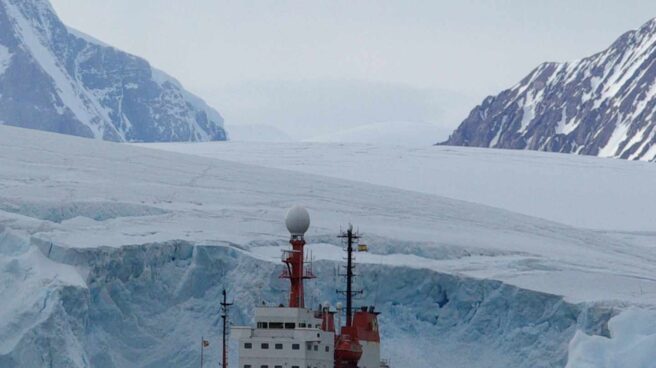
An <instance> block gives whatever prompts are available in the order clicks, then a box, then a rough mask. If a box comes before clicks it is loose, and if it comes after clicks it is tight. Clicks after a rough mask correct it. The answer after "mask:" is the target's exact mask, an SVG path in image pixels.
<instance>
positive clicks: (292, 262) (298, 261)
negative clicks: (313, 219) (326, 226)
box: [280, 206, 314, 308]
mask: <svg viewBox="0 0 656 368" xmlns="http://www.w3.org/2000/svg"><path fill="white" fill-rule="evenodd" d="M285 224H286V225H287V230H289V233H290V234H291V238H290V240H289V243H290V244H291V245H292V249H291V250H289V251H285V254H284V256H283V262H284V263H285V264H286V265H287V269H286V270H285V271H284V272H283V273H282V275H281V276H280V277H282V278H287V279H289V280H290V282H291V289H290V290H289V307H291V308H305V295H304V291H303V280H306V279H312V278H314V275H313V274H312V271H311V270H310V269H305V265H304V262H305V253H304V247H305V239H304V237H303V236H304V235H305V232H306V231H307V229H308V228H309V227H310V215H309V214H308V212H307V210H306V209H305V208H303V207H301V206H294V207H292V208H290V209H289V211H287V217H286V219H285Z"/></svg>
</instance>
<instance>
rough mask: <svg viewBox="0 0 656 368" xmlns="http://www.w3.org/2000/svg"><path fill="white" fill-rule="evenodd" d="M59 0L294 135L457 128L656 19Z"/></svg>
mask: <svg viewBox="0 0 656 368" xmlns="http://www.w3.org/2000/svg"><path fill="white" fill-rule="evenodd" d="M51 1H52V2H53V5H54V6H55V8H56V10H57V11H58V12H59V15H60V16H61V17H62V19H63V20H64V21H65V22H66V23H67V24H69V25H71V26H73V27H75V28H77V29H79V30H81V31H84V32H85V33H88V34H90V35H92V36H94V37H96V38H98V39H100V40H102V41H104V42H106V43H109V44H112V45H114V46H117V47H119V48H121V49H123V50H126V51H129V52H131V53H134V54H137V55H139V56H142V57H145V58H146V59H148V60H149V61H150V62H151V63H152V64H153V65H155V66H156V67H158V68H160V69H163V70H165V71H166V72H168V73H169V74H172V75H173V76H175V77H176V78H178V79H179V80H180V81H181V82H182V83H183V84H184V85H185V86H186V87H188V88H189V89H190V90H191V91H193V92H195V93H198V94H200V95H201V96H202V97H204V98H205V99H206V100H207V101H208V102H210V103H211V104H212V105H213V106H215V107H217V108H218V109H219V110H220V111H221V112H222V113H223V114H224V116H225V117H226V120H227V122H228V123H231V122H232V123H239V124H246V123H251V124H262V123H265V124H273V125H277V126H279V127H281V128H283V129H285V130H287V131H288V132H289V131H290V130H291V132H290V133H291V134H292V135H296V136H297V137H303V136H310V135H312V134H322V133H325V132H326V131H328V130H330V129H332V128H334V127H345V126H350V125H353V124H365V123H371V122H375V121H383V120H412V121H424V122H429V123H435V124H441V125H446V126H449V127H450V126H453V125H456V124H457V123H459V120H461V119H462V118H464V117H465V116H464V114H466V112H467V110H468V109H469V108H470V107H473V106H470V105H471V104H474V103H476V102H479V101H480V100H481V99H482V98H484V97H485V96H486V95H489V94H496V93H498V92H499V91H500V90H501V89H503V88H507V87H510V86H512V85H513V84H515V83H516V82H517V81H518V80H519V79H520V78H521V77H523V76H524V75H526V74H527V73H528V72H529V71H530V70H531V69H533V68H534V67H535V66H537V65H538V64H539V63H541V62H543V61H563V60H572V59H577V58H581V57H585V56H587V55H589V54H591V53H594V52H597V51H600V50H602V49H604V48H606V47H607V46H608V45H609V44H610V43H611V42H612V41H613V40H614V39H616V38H617V37H618V36H619V35H621V34H622V33H624V32H625V31H627V30H630V29H634V28H637V27H639V26H640V25H641V24H643V23H644V22H645V21H647V20H648V19H649V18H651V17H656V1H653V0H644V1H637V0H628V1H627V0H622V1H618V0H549V1H542V0H496V1H495V0H453V1H437V0H433V1H353V0H348V1H325V2H323V1H321V2H320V1H220V0H186V1H182V0H109V1H108V0H51ZM383 105H385V106H383ZM317 110H318V112H317ZM336 110H340V112H339V113H338V114H334V111H336ZM319 114H320V115H321V116H317V115H319Z"/></svg>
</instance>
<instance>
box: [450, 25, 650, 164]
mask: <svg viewBox="0 0 656 368" xmlns="http://www.w3.org/2000/svg"><path fill="white" fill-rule="evenodd" d="M443 144H446V145H459V146H477V147H495V148H511V149H530V150H541V151H553V152H567V153H577V154H585V155H596V156H602V157H618V158H625V159H631V160H646V161H653V160H655V159H656V19H653V20H651V21H649V22H647V23H646V24H644V25H643V26H642V27H640V28H639V29H638V30H634V31H630V32H627V33H625V34H624V35H623V36H621V37H620V38H619V39H618V40H617V41H615V42H614V43H613V44H612V45H611V46H610V47H609V48H608V49H606V50H605V51H602V52H600V53H598V54H595V55H592V56H590V57H587V58H584V59H582V60H579V61H574V62H568V63H553V62H549V63H544V64H542V65H540V66H539V67H538V68H536V69H535V70H533V72H531V73H530V74H529V75H528V76H527V77H526V78H524V79H523V80H522V81H521V82H519V83H518V84H517V85H515V86H514V87H512V88H510V89H508V90H505V91H503V92H501V93H500V94H499V95H497V96H490V97H488V98H486V99H485V100H484V101H483V102H482V103H481V104H480V105H479V106H476V107H475V108H474V109H473V110H472V111H471V113H470V114H469V117H467V119H465V120H464V121H463V122H462V124H461V125H460V126H459V127H458V128H457V130H456V131H455V132H453V134H452V135H451V136H450V138H449V139H448V140H447V141H446V142H444V143H443Z"/></svg>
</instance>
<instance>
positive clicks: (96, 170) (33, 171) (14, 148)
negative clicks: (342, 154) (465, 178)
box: [0, 127, 656, 368]
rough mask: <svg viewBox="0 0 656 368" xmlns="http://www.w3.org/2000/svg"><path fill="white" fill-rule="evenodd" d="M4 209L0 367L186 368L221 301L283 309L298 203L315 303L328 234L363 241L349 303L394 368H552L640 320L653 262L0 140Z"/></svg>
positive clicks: (236, 167) (398, 209)
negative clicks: (365, 319) (287, 250)
mask: <svg viewBox="0 0 656 368" xmlns="http://www.w3.org/2000/svg"><path fill="white" fill-rule="evenodd" d="M242 154H244V155H246V154H248V152H247V151H244V152H242ZM0 203H2V204H3V205H2V207H1V208H0V280H1V281H0V311H3V313H2V314H1V315H0V317H1V318H2V321H0V323H3V325H2V326H4V328H3V329H2V331H7V332H5V333H4V334H3V333H2V332H0V366H2V367H11V368H13V367H24V366H30V367H41V366H49V365H52V366H66V367H89V366H93V367H94V368H118V367H121V368H122V367H134V366H140V367H153V368H154V367H173V366H175V367H180V366H186V367H192V366H196V365H197V363H198V361H197V359H198V356H197V352H196V342H197V341H198V338H199V335H201V334H203V335H205V336H209V337H211V339H212V341H215V340H214V339H215V338H216V336H217V331H218V328H217V323H218V319H217V317H218V316H217V311H216V301H217V298H218V295H219V293H220V289H221V288H222V287H223V286H228V287H230V288H231V294H232V295H234V296H235V298H236V301H237V306H236V308H235V313H234V321H235V323H248V322H249V321H250V318H251V311H252V306H253V305H254V304H255V303H259V302H260V301H262V300H266V301H269V302H273V303H278V302H280V301H282V300H283V299H284V290H285V289H286V284H285V283H284V281H281V280H279V279H278V274H279V271H280V266H279V256H280V250H281V249H282V247H283V246H284V245H285V244H286V241H287V234H286V231H285V228H284V224H283V221H282V217H283V214H284V211H285V209H286V208H288V207H289V206H291V205H292V204H295V203H302V204H304V205H306V206H307V207H308V208H309V210H310V213H311V215H312V219H313V225H312V228H311V231H310V232H309V233H308V239H309V241H310V249H311V251H312V253H313V254H314V256H315V258H316V262H315V266H316V272H317V274H319V275H320V278H319V279H318V280H317V281H315V282H314V283H313V284H311V285H309V287H308V289H309V290H312V291H311V293H312V294H311V295H310V300H311V301H312V302H313V303H318V301H323V300H333V301H335V296H334V295H333V290H335V288H336V286H337V285H336V282H337V281H336V280H335V278H334V274H335V267H336V264H337V263H341V261H342V258H341V254H340V253H339V243H337V242H336V238H335V233H336V232H337V231H338V229H339V227H340V225H345V224H346V223H347V222H348V221H352V222H353V223H354V224H357V225H358V226H359V227H360V229H362V230H363V231H364V233H365V235H366V239H367V241H368V243H369V244H370V247H371V249H372V253H370V254H366V255H359V256H358V261H359V262H360V263H361V266H360V274H361V275H362V276H363V277H362V278H361V282H362V283H363V284H364V286H365V287H366V289H367V290H368V291H369V292H368V294H367V295H366V296H365V299H364V300H363V301H362V302H363V303H376V304H377V305H378V306H379V309H380V310H381V312H382V315H381V329H382V331H383V334H384V336H385V342H384V343H385V344H386V345H385V346H386V348H385V351H386V354H387V355H388V356H389V357H391V358H392V359H393V361H394V362H405V363H407V364H409V365H411V366H413V367H418V368H424V367H425V368H428V367H433V366H434V362H436V361H440V362H442V363H444V364H445V365H446V366H449V367H481V368H482V367H507V366H513V367H563V366H565V364H566V362H567V357H568V346H569V342H570V340H571V339H572V338H573V337H574V336H575V334H576V331H577V330H581V331H583V332H584V333H585V334H586V335H589V336H600V335H601V336H605V335H608V331H607V329H606V327H605V326H606V323H607V321H608V320H609V319H610V318H611V317H612V316H614V315H616V314H617V313H619V312H620V311H621V310H622V309H623V308H624V307H625V306H626V305H640V306H642V307H643V308H646V307H649V306H656V280H655V279H654V278H653V275H652V274H653V264H654V262H656V249H655V248H653V247H648V246H644V245H640V244H636V243H633V242H631V241H630V239H629V240H625V239H618V238H616V237H612V236H608V235H607V234H605V233H601V232H596V231H592V230H585V229H578V228H575V227H571V226H567V225H561V224H558V223H555V222H550V221H545V220H542V219H539V218H534V217H528V216H525V215H520V214H516V213H512V212H509V211H505V210H501V209H496V208H492V207H488V206H484V205H479V204H474V203H467V202H463V201H458V200H453V199H448V198H445V197H441V196H437V195H432V194H422V193H417V192H412V191H406V190H399V189H395V188H390V187H384V186H377V185H372V184H367V183H361V182H354V181H346V180H337V179H333V178H329V177H325V176H317V175H313V174H305V173H299V172H294V171H285V170H279V169H270V168H264V167H258V166H250V165H246V164H242V163H235V162H229V161H223V160H218V159H210V158H202V157H197V156H191V155H181V154H177V153H169V152H162V151H158V150H150V149H144V148H140V147H133V146H129V145H122V144H116V143H108V142H97V141H91V140H84V139H79V138H74V137H67V136H60V135H53V134H48V133H43V132H37V131H31V130H24V129H18V128H11V127H0ZM409 285H412V286H413V287H412V288H408V286H409ZM14 290H23V291H24V296H22V297H20V298H13V297H12V296H13V295H14V294H15V292H14ZM153 301H156V302H155V303H153ZM620 315H621V314H620ZM35 342H36V343H35ZM62 346H63V347H65V348H62ZM213 356H217V354H216V352H215V351H214V353H213ZM397 364H398V363H397Z"/></svg>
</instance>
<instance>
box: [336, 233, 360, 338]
mask: <svg viewBox="0 0 656 368" xmlns="http://www.w3.org/2000/svg"><path fill="white" fill-rule="evenodd" d="M338 238H342V239H346V254H347V256H346V274H345V275H342V276H346V290H341V291H340V290H338V292H340V293H342V294H344V295H346V326H351V324H352V322H353V296H355V295H358V294H362V292H363V291H362V290H353V278H355V276H356V275H355V273H354V272H353V270H354V269H355V264H354V263H353V241H355V240H359V239H360V235H358V233H355V232H353V225H351V224H349V227H348V230H346V232H343V233H341V234H340V235H339V236H338Z"/></svg>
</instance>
